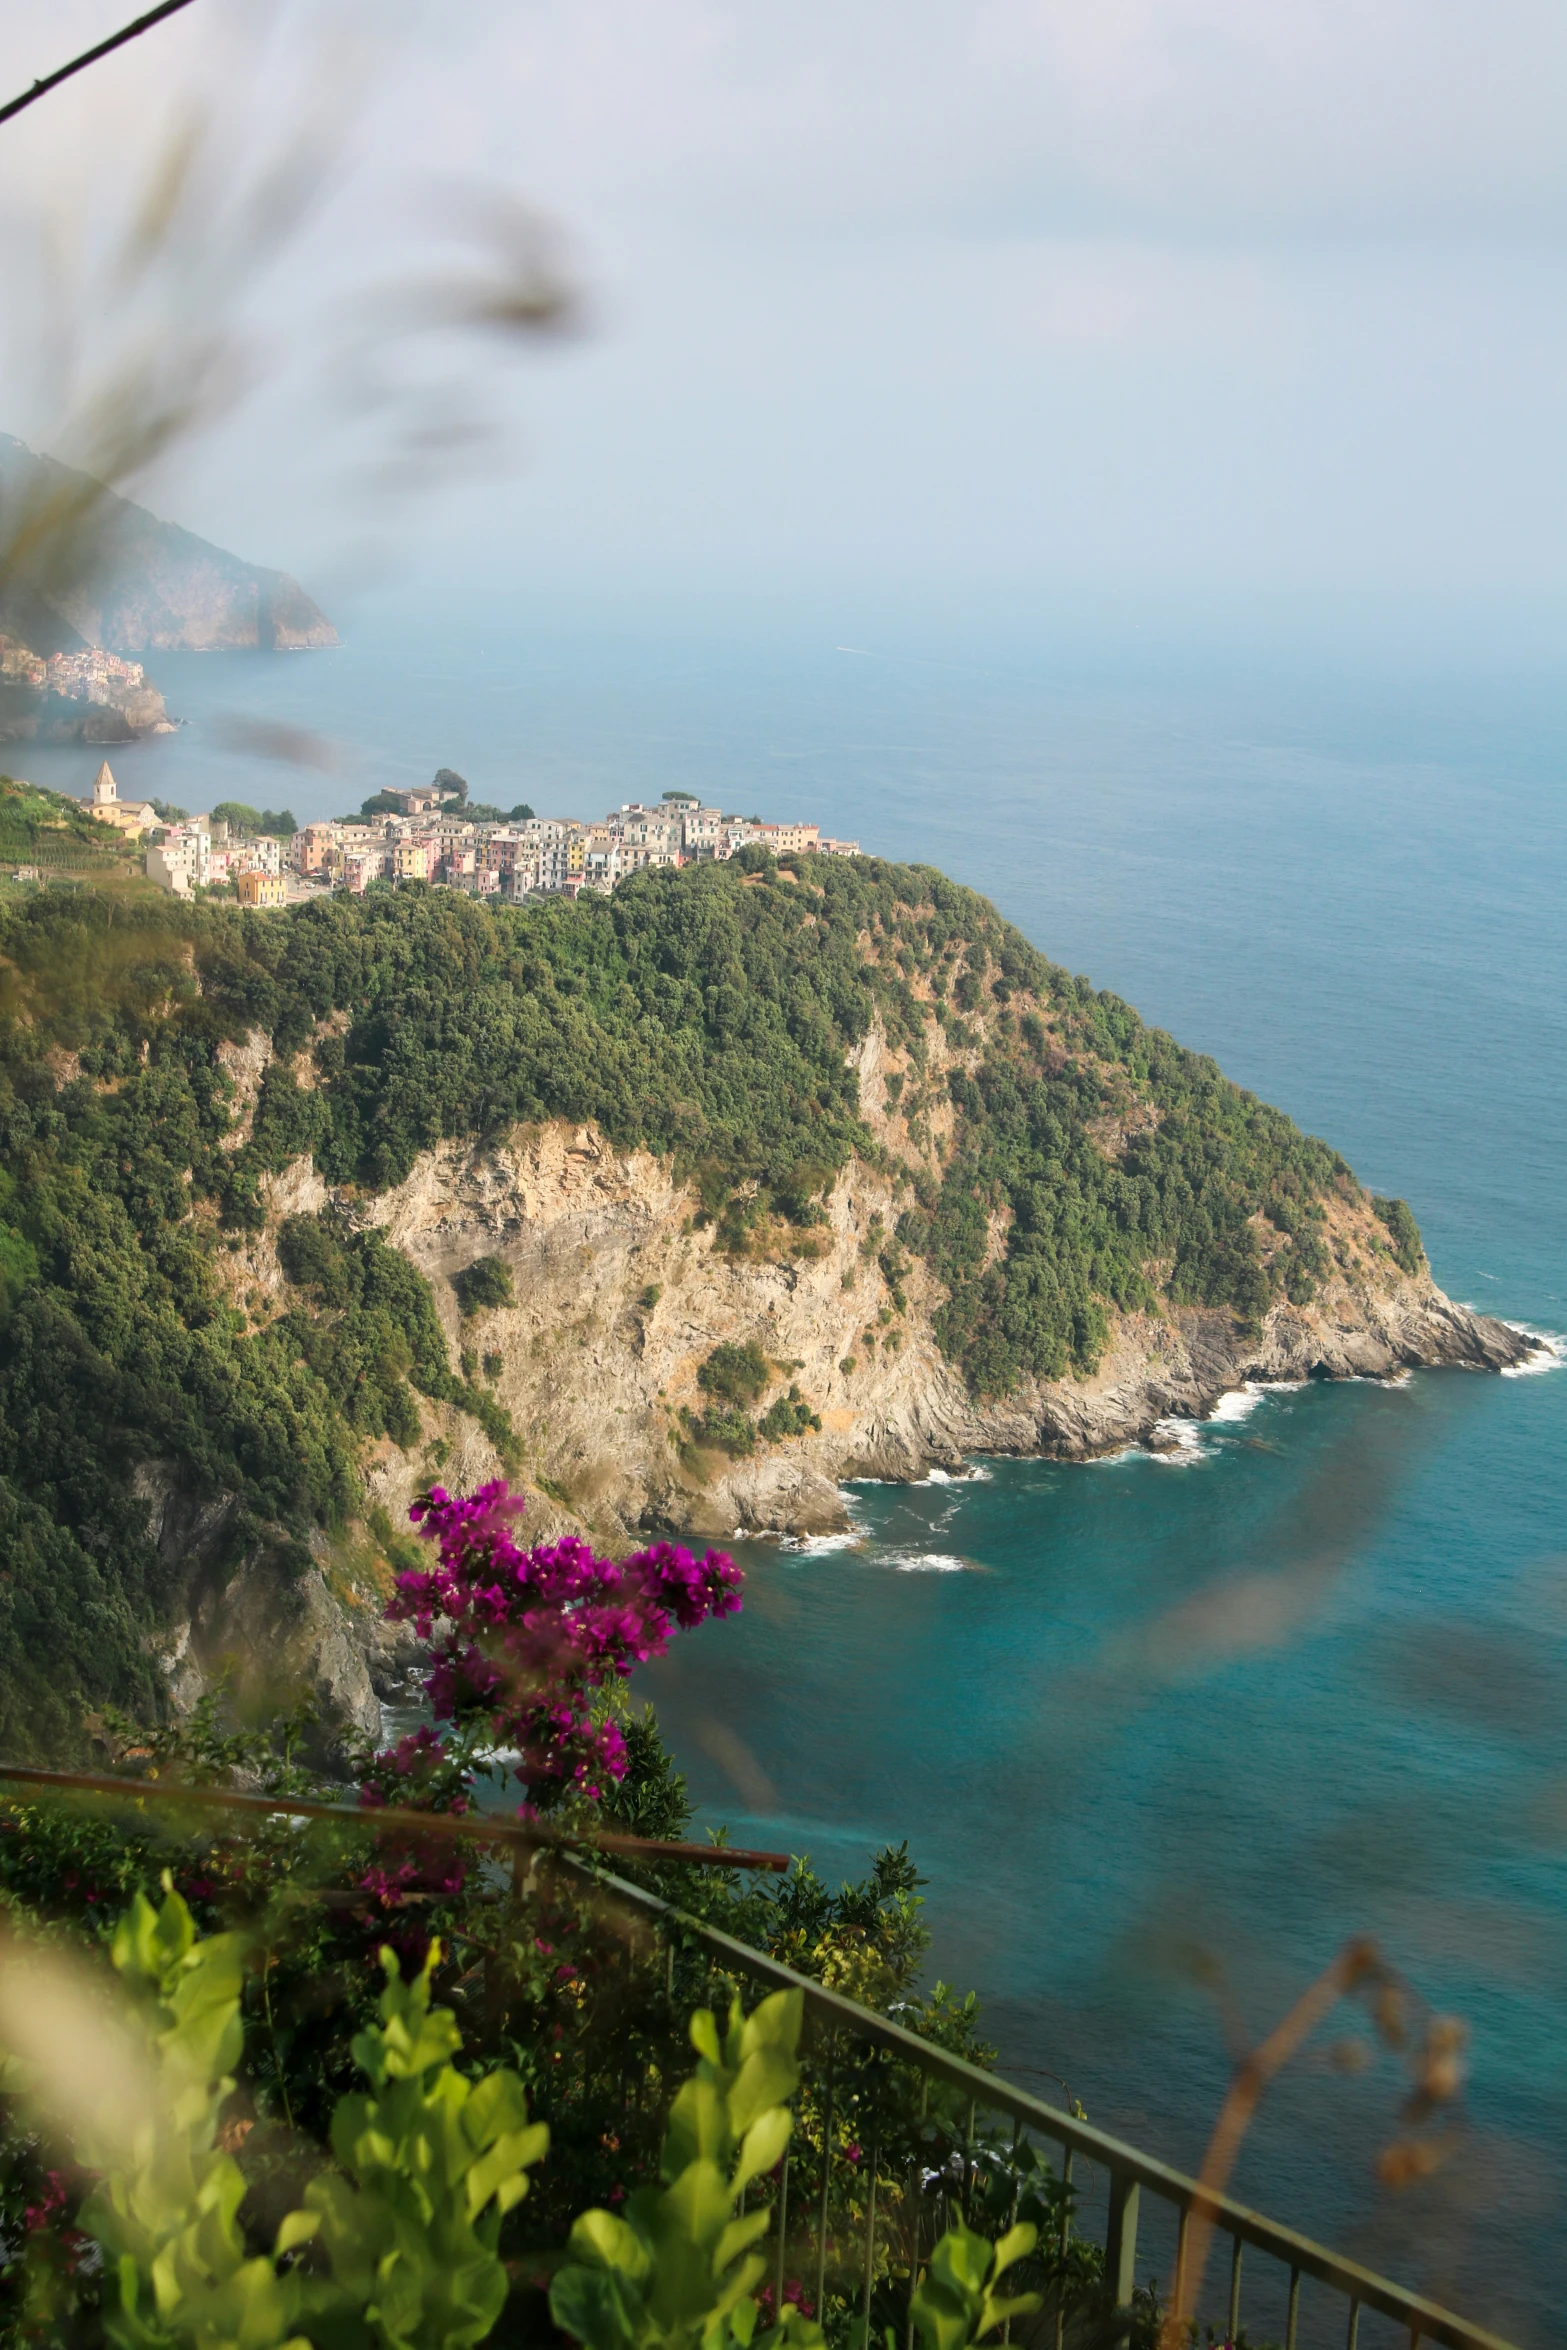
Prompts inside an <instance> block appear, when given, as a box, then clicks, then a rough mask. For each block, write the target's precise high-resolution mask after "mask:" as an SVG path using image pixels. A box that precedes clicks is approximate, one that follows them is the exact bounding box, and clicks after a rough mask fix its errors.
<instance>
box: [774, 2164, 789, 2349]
mask: <svg viewBox="0 0 1567 2350" xmlns="http://www.w3.org/2000/svg"><path fill="white" fill-rule="evenodd" d="M788 2232H789V2157H788V2155H787V2154H786V2155H785V2156H784V2158H783V2167H782V2169H781V2170H780V2171H779V2173H778V2263H777V2268H776V2270H775V2273H774V2283H773V2323H774V2325H782V2324H783V2296H784V2253H785V2238H786V2237H787V2235H788Z"/></svg>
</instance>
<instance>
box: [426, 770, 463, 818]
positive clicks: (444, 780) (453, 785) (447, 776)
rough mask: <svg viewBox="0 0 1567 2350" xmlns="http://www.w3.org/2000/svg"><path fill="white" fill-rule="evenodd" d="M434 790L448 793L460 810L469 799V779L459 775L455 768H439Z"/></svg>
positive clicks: (436, 772)
mask: <svg viewBox="0 0 1567 2350" xmlns="http://www.w3.org/2000/svg"><path fill="white" fill-rule="evenodd" d="M433 789H434V790H436V791H439V792H445V793H447V794H448V796H449V797H451V798H454V799H455V800H456V802H457V805H458V807H459V808H460V807H462V806H463V804H464V803H465V801H466V800H467V797H468V779H467V777H466V776H463V775H459V774H458V772H457V770H456V768H455V767H437V769H436V770H435V783H434V786H433Z"/></svg>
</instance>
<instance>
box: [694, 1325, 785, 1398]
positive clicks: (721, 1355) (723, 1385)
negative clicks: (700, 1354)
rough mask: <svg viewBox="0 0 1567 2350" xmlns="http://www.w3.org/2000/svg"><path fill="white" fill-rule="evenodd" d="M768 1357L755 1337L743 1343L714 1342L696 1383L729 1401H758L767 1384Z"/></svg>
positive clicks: (708, 1391) (705, 1392) (706, 1391)
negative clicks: (741, 1344) (739, 1344)
mask: <svg viewBox="0 0 1567 2350" xmlns="http://www.w3.org/2000/svg"><path fill="white" fill-rule="evenodd" d="M767 1378H768V1365H767V1357H766V1355H764V1354H763V1352H762V1350H761V1348H760V1347H759V1346H758V1345H757V1343H756V1340H755V1339H754V1338H748V1339H747V1340H746V1342H745V1344H744V1346H734V1345H730V1344H728V1343H725V1344H724V1345H722V1346H715V1347H714V1349H713V1351H712V1353H711V1354H710V1355H709V1356H708V1358H707V1360H706V1362H705V1363H703V1364H702V1366H701V1368H700V1369H699V1370H698V1372H697V1375H696V1383H697V1385H698V1387H700V1388H701V1389H702V1391H703V1393H704V1394H705V1395H714V1396H717V1397H718V1398H719V1399H720V1400H721V1401H722V1402H724V1403H730V1404H750V1403H755V1401H756V1399H757V1397H758V1396H759V1395H760V1394H761V1392H762V1390H763V1388H764V1387H765V1386H766V1385H767Z"/></svg>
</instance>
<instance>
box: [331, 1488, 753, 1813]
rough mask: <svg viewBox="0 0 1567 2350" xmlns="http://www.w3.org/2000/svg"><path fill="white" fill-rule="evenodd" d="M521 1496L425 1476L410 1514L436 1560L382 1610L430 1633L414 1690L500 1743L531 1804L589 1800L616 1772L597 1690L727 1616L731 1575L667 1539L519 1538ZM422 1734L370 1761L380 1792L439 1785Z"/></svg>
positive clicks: (734, 1605)
mask: <svg viewBox="0 0 1567 2350" xmlns="http://www.w3.org/2000/svg"><path fill="white" fill-rule="evenodd" d="M526 1506H527V1505H526V1503H525V1501H524V1500H523V1499H522V1497H521V1496H520V1495H518V1496H514V1495H512V1494H511V1493H510V1492H509V1491H508V1490H507V1487H506V1485H505V1483H504V1482H503V1481H497V1482H496V1483H495V1484H492V1485H484V1486H481V1487H480V1489H479V1491H478V1492H477V1493H474V1494H470V1495H469V1496H468V1497H467V1498H466V1499H460V1498H457V1497H454V1496H453V1495H451V1494H449V1493H447V1492H446V1491H445V1490H444V1489H443V1488H442V1487H441V1486H439V1485H437V1486H435V1487H433V1488H432V1489H431V1491H430V1492H429V1493H428V1494H426V1495H425V1496H424V1497H423V1499H421V1500H420V1501H417V1502H415V1504H414V1506H413V1509H412V1510H411V1511H410V1513H409V1515H410V1516H411V1517H412V1519H413V1521H414V1523H415V1524H416V1525H417V1526H418V1528H419V1531H420V1534H421V1535H422V1537H423V1538H424V1540H426V1541H427V1542H430V1543H432V1544H434V1545H435V1548H436V1554H437V1564H436V1565H435V1566H433V1567H431V1568H429V1569H427V1570H423V1571H419V1572H414V1573H406V1574H401V1575H399V1576H398V1578H397V1591H396V1596H395V1597H394V1598H393V1600H392V1602H391V1605H390V1606H389V1608H388V1610H387V1613H388V1615H389V1616H390V1617H391V1618H392V1619H393V1620H394V1621H402V1622H410V1621H411V1622H412V1623H414V1624H415V1625H416V1626H417V1628H418V1630H419V1633H420V1635H421V1637H423V1638H425V1639H432V1638H433V1641H434V1651H433V1663H432V1667H431V1671H430V1674H429V1678H428V1679H427V1681H426V1683H425V1689H426V1693H427V1694H428V1696H429V1698H430V1702H431V1705H432V1707H433V1709H434V1712H435V1715H436V1718H437V1720H438V1721H442V1722H449V1723H451V1724H453V1725H454V1727H455V1728H456V1729H457V1730H459V1731H467V1732H470V1733H480V1732H482V1733H483V1734H484V1735H485V1736H486V1738H487V1739H488V1740H489V1742H491V1743H492V1744H494V1745H496V1746H498V1747H500V1748H502V1749H503V1750H505V1751H506V1754H507V1761H508V1766H509V1768H510V1769H511V1770H512V1772H513V1773H514V1775H515V1776H516V1777H517V1779H518V1780H520V1781H521V1783H522V1785H523V1786H524V1787H525V1788H526V1790H527V1793H528V1798H529V1800H530V1802H531V1803H533V1804H534V1805H535V1806H536V1807H538V1808H547V1807H548V1806H549V1805H550V1804H552V1803H555V1802H558V1801H559V1800H560V1799H561V1797H562V1796H563V1795H564V1794H566V1793H567V1792H568V1791H569V1790H571V1789H576V1790H578V1791H579V1792H580V1793H582V1794H583V1795H585V1796H588V1797H589V1798H591V1799H593V1800H597V1799H598V1798H599V1797H600V1796H601V1795H602V1793H603V1791H604V1783H605V1781H606V1780H607V1779H619V1778H620V1777H621V1776H622V1775H623V1773H624V1771H625V1767H626V1747H625V1740H624V1737H623V1736H622V1734H621V1730H620V1725H619V1724H618V1722H616V1721H614V1720H613V1719H606V1718H603V1716H602V1714H600V1716H599V1718H595V1706H594V1693H595V1691H597V1690H600V1689H602V1688H604V1687H605V1685H606V1684H609V1683H613V1682H615V1681H617V1680H622V1679H625V1678H627V1677H629V1675H630V1674H631V1673H632V1672H633V1671H634V1669H635V1668H636V1666H638V1665H639V1664H645V1663H646V1662H647V1660H648V1658H649V1657H654V1656H661V1655H662V1654H663V1652H664V1650H665V1649H666V1648H667V1647H668V1645H669V1641H670V1638H671V1635H672V1634H673V1633H674V1632H675V1631H676V1630H677V1629H688V1628H689V1627H690V1626H692V1625H694V1624H700V1623H702V1622H704V1621H705V1619H706V1618H707V1617H708V1616H727V1615H733V1614H734V1613H735V1612H736V1611H737V1609H738V1608H739V1606H740V1584H741V1575H740V1570H739V1568H738V1567H737V1566H736V1565H735V1563H734V1561H733V1559H731V1558H729V1557H728V1556H727V1555H726V1554H725V1553H724V1552H723V1551H717V1550H710V1551H708V1552H707V1554H706V1556H705V1557H704V1558H702V1559H700V1560H698V1559H694V1558H693V1557H692V1555H691V1553H690V1552H689V1551H688V1550H681V1549H678V1548H677V1547H676V1546H675V1545H674V1544H673V1543H669V1542H657V1543H654V1544H653V1545H652V1546H651V1547H650V1548H649V1549H647V1550H639V1551H636V1552H634V1553H633V1554H632V1556H631V1557H630V1558H628V1559H623V1560H621V1561H620V1563H619V1564H618V1565H617V1564H616V1563H615V1562H614V1561H613V1560H612V1559H603V1558H597V1557H595V1555H594V1553H593V1550H592V1548H591V1546H590V1545H589V1544H588V1543H586V1542H582V1541H579V1540H577V1539H576V1538H575V1537H574V1536H568V1537H567V1538H566V1539H565V1540H564V1541H561V1542H548V1543H536V1544H534V1545H533V1546H532V1547H531V1548H530V1549H523V1548H522V1547H520V1545H519V1544H518V1543H517V1541H516V1540H515V1539H514V1535H513V1528H514V1527H515V1525H516V1523H517V1520H518V1519H519V1518H520V1517H521V1516H522V1513H523V1510H524V1509H525V1508H526ZM421 1735H422V1737H423V1738H424V1739H425V1740H427V1741H428V1743H427V1744H426V1745H421V1746H420V1747H419V1749H418V1751H417V1752H415V1751H413V1750H412V1748H411V1747H410V1742H409V1741H407V1740H404V1742H403V1746H404V1747H410V1752H409V1755H408V1759H407V1762H406V1765H405V1764H403V1763H401V1762H399V1761H398V1760H397V1756H398V1755H400V1754H401V1753H402V1751H403V1750H402V1748H399V1749H397V1750H396V1752H395V1753H394V1755H392V1756H388V1757H382V1758H380V1762H379V1764H378V1774H377V1776H376V1779H375V1781H374V1784H375V1785H376V1787H377V1788H378V1790H379V1798H378V1799H379V1800H380V1801H382V1802H385V1801H388V1800H399V1799H400V1800H402V1801H404V1802H409V1801H417V1800H419V1797H418V1795H417V1794H416V1792H415V1789H416V1787H417V1786H418V1785H419V1784H420V1783H422V1781H423V1780H424V1779H425V1778H426V1777H427V1776H428V1775H429V1774H430V1773H431V1772H434V1773H435V1775H436V1783H437V1784H440V1783H441V1782H440V1776H439V1764H438V1762H437V1757H438V1755H439V1754H440V1752H441V1749H440V1747H439V1745H438V1742H437V1741H436V1740H434V1739H433V1738H432V1737H430V1735H429V1733H422V1734H421ZM394 1786H400V1787H401V1795H400V1798H399V1797H398V1796H394V1794H393V1792H392V1790H393V1787H394ZM376 1799H377V1798H376V1797H372V1798H371V1800H376ZM441 1808H447V1806H446V1805H445V1804H443V1805H442V1806H441Z"/></svg>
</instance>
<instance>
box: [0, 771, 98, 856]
mask: <svg viewBox="0 0 1567 2350" xmlns="http://www.w3.org/2000/svg"><path fill="white" fill-rule="evenodd" d="M125 856H126V845H125V842H124V841H123V840H122V839H121V837H120V836H119V834H117V833H114V832H111V831H110V829H109V827H108V826H107V825H106V824H97V823H95V822H94V821H93V819H92V817H91V816H89V815H88V813H87V811H86V809H85V808H84V807H83V806H82V804H81V802H80V801H79V800H70V799H66V798H64V797H62V795H61V794H60V793H59V792H52V791H42V790H40V789H39V787H38V786H37V785H36V784H32V783H22V782H19V781H17V780H16V779H15V778H13V777H12V776H9V775H0V865H39V866H44V867H47V868H48V869H50V870H51V871H54V870H70V871H73V872H91V871H95V870H97V869H99V868H103V869H105V870H106V869H107V868H109V867H110V866H114V865H121V864H123V863H124V862H125Z"/></svg>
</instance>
